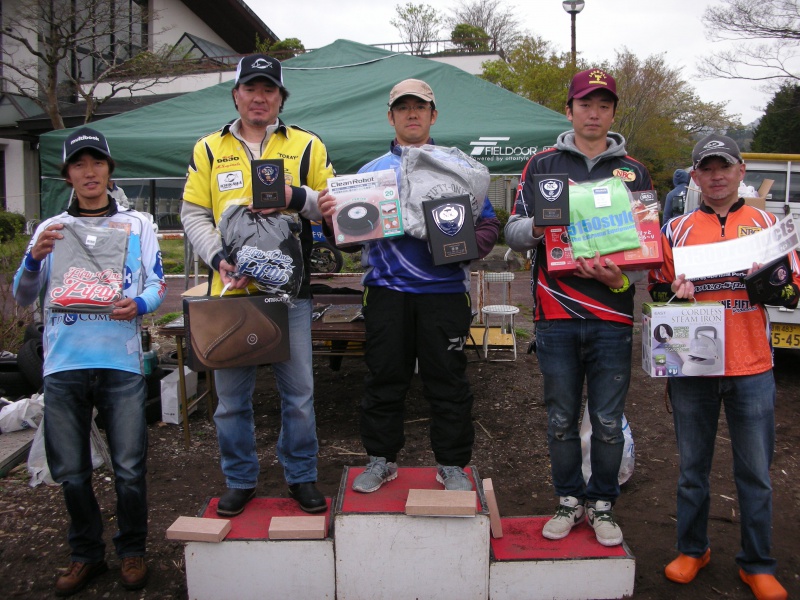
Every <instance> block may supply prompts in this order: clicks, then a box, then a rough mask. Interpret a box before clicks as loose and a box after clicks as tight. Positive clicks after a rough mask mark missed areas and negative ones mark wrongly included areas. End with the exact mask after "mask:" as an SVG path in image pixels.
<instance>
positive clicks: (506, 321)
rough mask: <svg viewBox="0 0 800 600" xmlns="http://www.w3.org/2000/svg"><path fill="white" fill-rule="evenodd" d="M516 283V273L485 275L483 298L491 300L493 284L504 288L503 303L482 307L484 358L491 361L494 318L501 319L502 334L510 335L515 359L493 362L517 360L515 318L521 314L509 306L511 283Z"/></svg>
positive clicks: (496, 359)
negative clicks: (491, 328) (491, 326)
mask: <svg viewBox="0 0 800 600" xmlns="http://www.w3.org/2000/svg"><path fill="white" fill-rule="evenodd" d="M512 281H514V273H510V272H507V271H504V272H502V273H490V272H485V273H483V283H482V285H484V286H485V289H484V290H482V297H483V298H484V299H487V300H488V299H489V297H490V296H489V290H490V289H491V284H492V283H500V284H502V286H503V301H502V302H503V303H502V304H487V305H485V306H483V307H481V315H482V320H483V326H484V329H483V358H484V359H485V360H490V359H489V321H490V320H491V318H492V317H500V319H501V320H500V332H501V333H510V334H511V340H512V342H513V345H514V347H513V350H512V351H513V358H494V359H491V360H493V361H512V360H517V333H516V331H515V330H514V317H515V316H516V315H517V313H519V308H517V307H516V306H511V305H510V304H508V302H509V300H510V298H511V282H512Z"/></svg>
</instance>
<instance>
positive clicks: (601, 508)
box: [586, 500, 622, 546]
mask: <svg viewBox="0 0 800 600" xmlns="http://www.w3.org/2000/svg"><path fill="white" fill-rule="evenodd" d="M586 514H587V515H588V518H589V525H591V526H592V527H593V528H594V535H595V537H596V538H597V541H598V542H600V543H601V544H603V546H619V545H620V544H621V543H622V530H621V529H620V528H619V525H617V522H616V521H615V520H614V513H613V512H612V511H611V502H606V501H605V500H598V501H597V502H595V503H594V506H589V508H588V509H587V510H586Z"/></svg>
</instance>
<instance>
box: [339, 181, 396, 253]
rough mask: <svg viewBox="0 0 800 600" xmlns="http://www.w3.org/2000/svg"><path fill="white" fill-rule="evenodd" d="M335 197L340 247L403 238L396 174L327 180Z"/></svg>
mask: <svg viewBox="0 0 800 600" xmlns="http://www.w3.org/2000/svg"><path fill="white" fill-rule="evenodd" d="M328 189H329V190H330V193H331V194H332V195H333V196H335V197H336V212H335V213H334V215H333V219H332V221H333V234H334V240H335V241H336V245H337V246H354V245H357V244H362V243H363V242H367V241H369V240H377V239H382V238H390V237H395V236H399V235H403V232H404V230H403V215H402V211H401V209H400V194H399V193H398V188H397V176H396V175H395V172H394V170H392V169H387V170H384V171H374V172H371V173H361V174H359V175H346V176H341V177H331V178H329V179H328Z"/></svg>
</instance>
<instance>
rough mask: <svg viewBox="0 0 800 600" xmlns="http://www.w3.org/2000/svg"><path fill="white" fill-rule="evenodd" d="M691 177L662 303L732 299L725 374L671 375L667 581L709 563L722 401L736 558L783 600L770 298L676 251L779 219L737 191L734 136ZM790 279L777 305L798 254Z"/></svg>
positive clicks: (739, 170) (773, 598) (670, 230)
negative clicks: (689, 269) (756, 299)
mask: <svg viewBox="0 0 800 600" xmlns="http://www.w3.org/2000/svg"><path fill="white" fill-rule="evenodd" d="M692 165H693V170H692V179H693V180H694V183H695V184H696V185H697V186H698V187H699V188H700V194H701V197H702V202H701V204H700V206H699V208H698V209H697V210H695V211H693V212H691V213H689V214H686V215H680V216H678V217H675V218H674V219H672V220H671V221H669V222H668V223H667V224H665V225H664V228H663V229H662V234H661V246H662V248H663V251H664V264H663V265H662V267H661V268H660V269H655V270H653V271H651V272H650V294H651V295H652V297H653V299H654V300H656V301H667V300H669V299H670V298H672V297H673V296H676V297H677V298H679V299H683V300H691V299H696V300H698V301H717V302H721V303H722V304H723V305H724V306H725V375H724V376H721V377H672V378H670V380H669V396H670V400H671V402H672V418H673V420H674V422H675V436H676V438H677V441H678V453H679V455H680V475H679V478H678V494H677V500H678V507H677V521H678V552H679V555H678V557H677V558H676V559H675V560H673V561H672V562H671V563H670V564H669V565H667V567H666V569H665V571H664V572H665V574H666V576H667V578H668V579H670V580H671V581H674V582H676V583H682V584H687V583H690V582H691V581H693V580H694V578H695V577H696V576H697V574H698V572H699V571H700V569H702V568H703V567H705V566H706V565H707V564H708V563H709V561H710V560H711V548H710V540H709V538H708V515H709V509H710V506H711V494H710V490H709V474H710V473H711V463H712V459H713V456H714V445H715V443H716V438H717V424H718V422H719V414H720V406H721V405H722V404H723V403H724V405H725V417H726V419H727V422H728V432H729V435H730V442H731V447H732V450H733V452H732V454H733V477H734V480H735V481H736V490H737V492H738V498H739V514H740V516H741V519H740V529H741V541H742V547H741V549H740V550H739V553H738V554H737V555H736V563H737V564H738V566H739V577H740V578H741V579H742V581H744V582H745V583H746V584H747V585H748V586H750V589H751V590H752V591H753V594H754V595H755V597H756V598H758V600H783V599H784V598H786V597H787V592H786V590H785V589H784V588H783V586H782V585H781V584H780V583H779V582H778V580H777V579H776V578H775V572H776V569H777V566H776V561H775V559H774V558H772V556H771V555H770V552H771V547H772V485H771V483H770V477H769V468H770V465H771V464H772V456H773V453H774V450H775V378H774V377H773V373H772V348H771V347H770V343H769V319H768V317H767V313H766V310H765V309H764V306H763V304H758V303H753V302H751V300H750V298H749V296H748V293H747V290H746V289H745V285H744V283H743V282H742V278H743V277H744V276H745V275H747V274H748V273H751V272H753V271H754V270H755V269H756V268H758V267H759V265H757V264H754V265H753V266H752V267H751V268H750V269H748V270H747V271H745V270H744V269H742V270H741V271H739V272H733V273H732V272H730V271H729V270H726V271H725V272H724V273H722V274H719V275H715V276H710V277H703V278H700V279H694V280H689V279H686V277H685V276H684V275H683V274H682V273H677V272H676V271H675V261H674V259H673V250H674V249H675V248H677V247H683V246H693V245H695V244H713V243H718V242H725V241H728V240H735V239H737V238H740V237H743V236H746V235H751V234H753V233H756V232H758V231H761V230H763V229H768V228H770V227H772V226H773V225H775V222H776V218H775V216H774V215H772V214H771V213H768V212H766V211H764V210H759V209H757V208H753V207H752V206H748V205H747V204H745V201H744V200H743V199H742V198H740V197H739V183H740V182H741V181H742V179H743V178H744V173H745V165H744V161H743V160H742V156H741V154H740V152H739V147H738V146H737V145H736V142H735V141H733V140H732V139H731V138H729V137H727V136H723V135H709V136H707V137H706V138H704V139H702V140H700V141H699V142H698V143H697V145H696V146H695V147H694V150H693V151H692ZM790 264H791V269H792V274H791V278H790V280H789V281H787V282H786V285H785V286H783V287H781V288H780V289H779V291H777V292H776V294H775V296H774V297H773V298H771V299H769V304H772V305H776V306H786V307H790V308H795V307H796V306H797V301H798V297H799V296H798V292H799V291H800V290H799V288H798V286H800V267H798V264H799V263H798V257H797V253H796V252H795V251H792V252H791V254H790Z"/></svg>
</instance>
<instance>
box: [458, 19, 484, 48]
mask: <svg viewBox="0 0 800 600" xmlns="http://www.w3.org/2000/svg"><path fill="white" fill-rule="evenodd" d="M450 39H451V41H452V42H453V43H454V44H455V45H456V46H458V48H459V49H460V50H461V51H463V52H486V51H487V50H488V49H489V44H488V41H489V35H488V34H487V33H486V32H485V31H484V30H483V29H481V28H480V27H476V26H475V25H470V24H469V23H459V24H458V25H456V26H455V27H454V28H453V31H452V32H451V33H450Z"/></svg>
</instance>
